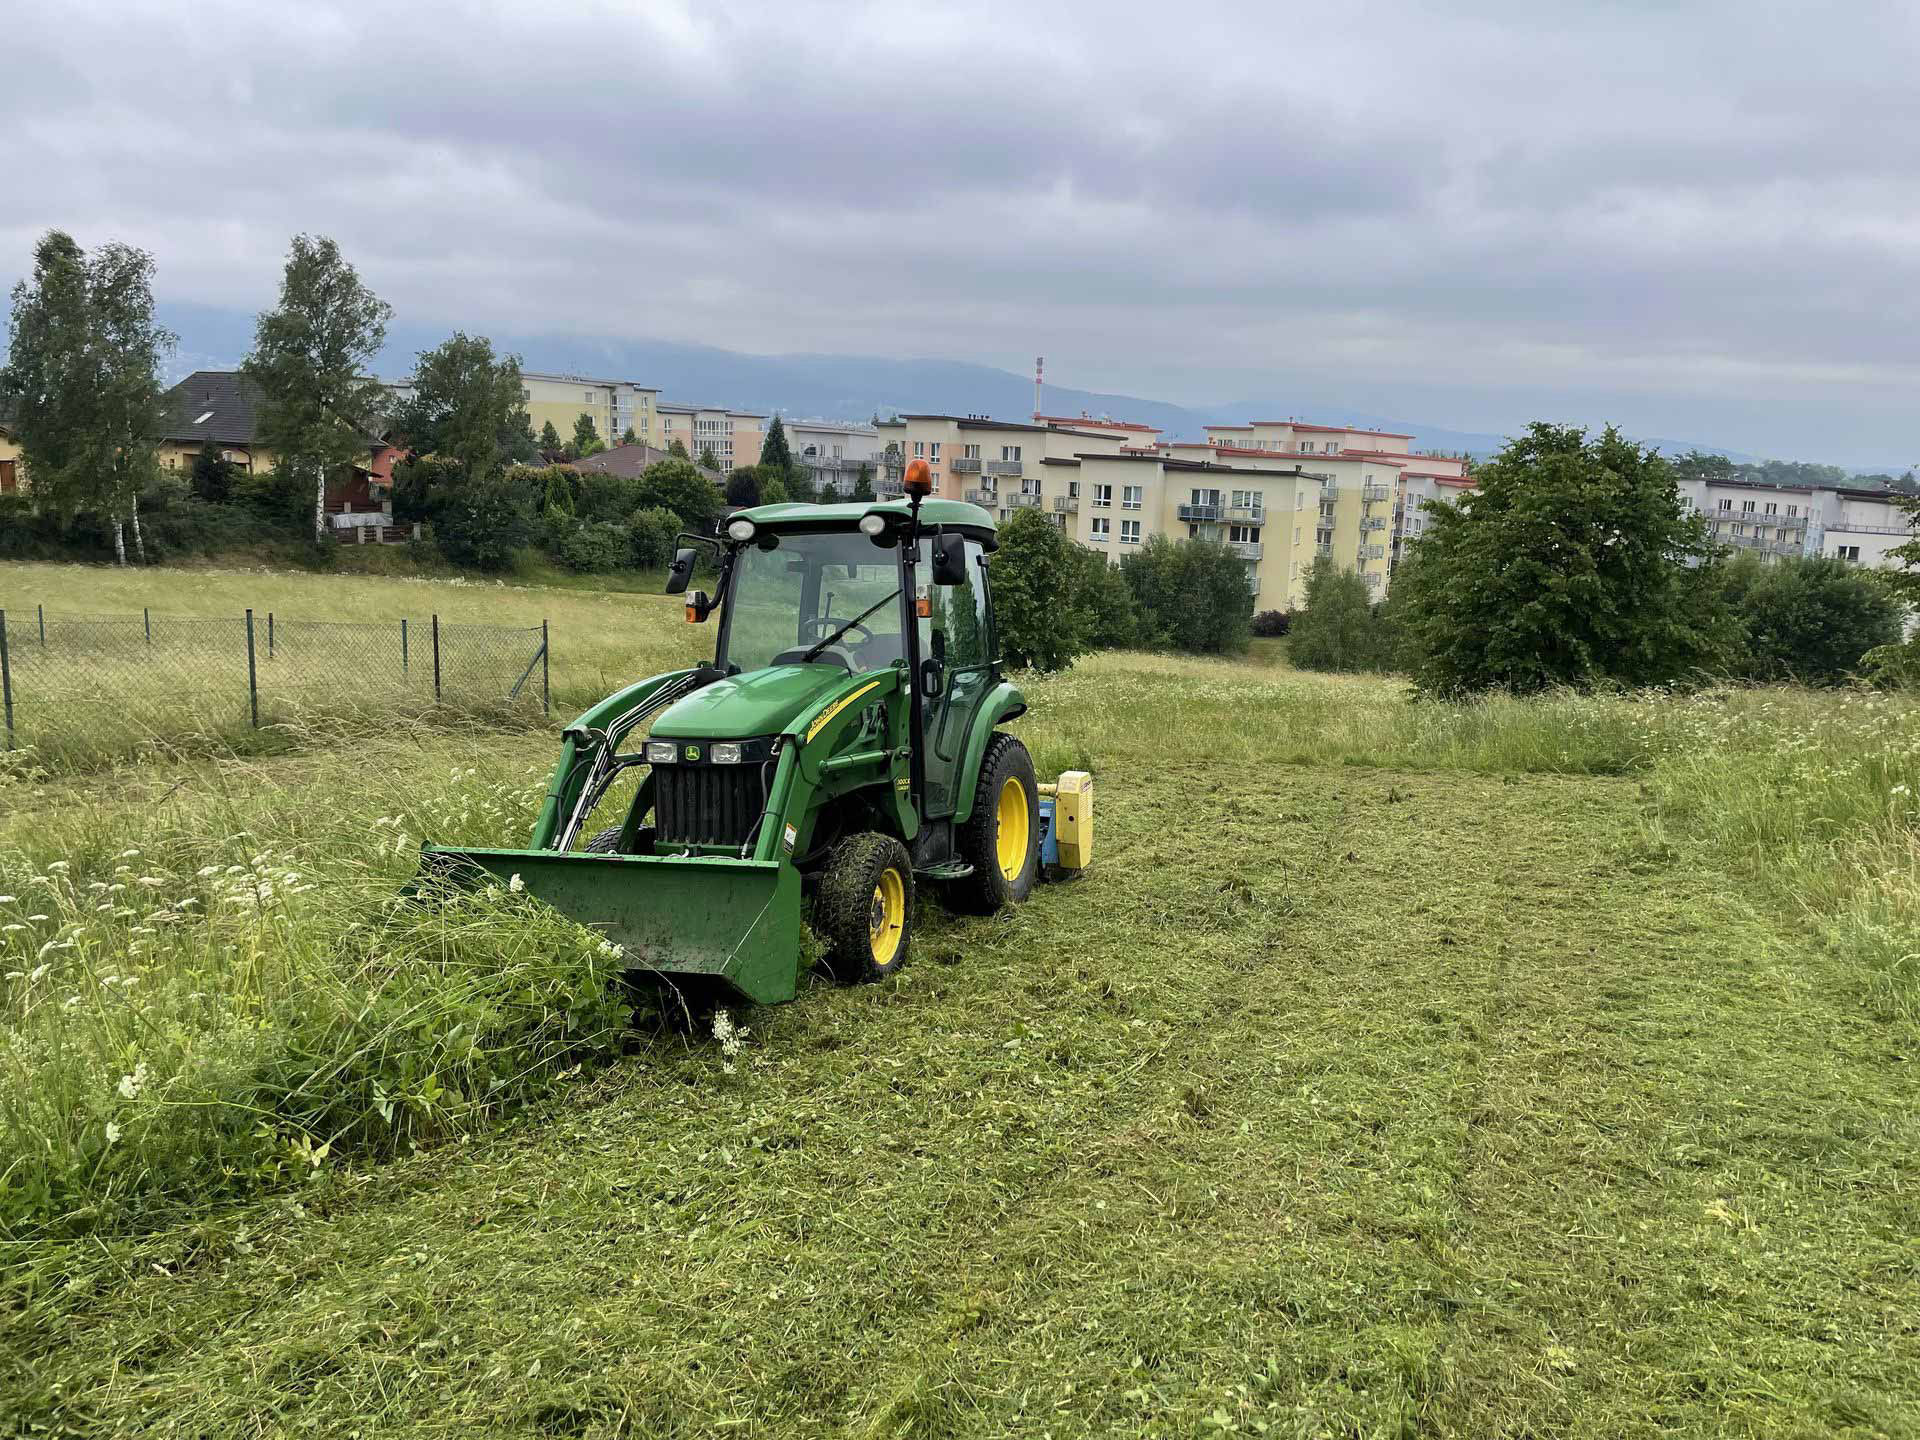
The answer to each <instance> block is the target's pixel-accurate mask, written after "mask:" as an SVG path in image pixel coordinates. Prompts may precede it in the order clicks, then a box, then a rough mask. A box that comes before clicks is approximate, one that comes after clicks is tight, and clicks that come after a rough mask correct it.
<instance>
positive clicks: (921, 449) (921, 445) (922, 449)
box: [913, 440, 927, 457]
mask: <svg viewBox="0 0 1920 1440" xmlns="http://www.w3.org/2000/svg"><path fill="white" fill-rule="evenodd" d="M913 453H914V454H916V455H919V456H922V457H925V455H926V453H927V442H926V441H924V440H916V441H914V442H913Z"/></svg>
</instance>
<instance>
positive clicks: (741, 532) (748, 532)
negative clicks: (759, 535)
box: [727, 520, 753, 545]
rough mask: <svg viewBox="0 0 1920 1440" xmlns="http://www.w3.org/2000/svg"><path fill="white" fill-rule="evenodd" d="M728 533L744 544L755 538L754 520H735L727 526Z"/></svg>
mask: <svg viewBox="0 0 1920 1440" xmlns="http://www.w3.org/2000/svg"><path fill="white" fill-rule="evenodd" d="M727 534H728V535H729V536H731V537H732V538H733V539H735V540H738V541H739V542H740V543H741V544H742V545H744V544H746V543H747V541H749V540H751V539H752V538H753V522H752V521H751V520H735V521H734V522H733V523H732V524H731V525H729V526H727Z"/></svg>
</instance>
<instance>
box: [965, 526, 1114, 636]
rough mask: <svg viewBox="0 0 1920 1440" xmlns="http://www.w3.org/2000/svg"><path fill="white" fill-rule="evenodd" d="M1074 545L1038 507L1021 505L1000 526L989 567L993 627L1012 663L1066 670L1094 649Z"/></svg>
mask: <svg viewBox="0 0 1920 1440" xmlns="http://www.w3.org/2000/svg"><path fill="white" fill-rule="evenodd" d="M1074 549H1075V547H1074V545H1073V542H1072V541H1070V540H1068V539H1067V537H1066V536H1065V535H1063V534H1062V533H1061V532H1060V531H1059V530H1058V529H1056V528H1055V527H1054V526H1053V525H1051V524H1050V523H1048V521H1047V518H1046V517H1045V516H1044V515H1042V514H1041V513H1040V512H1039V511H1038V510H1031V509H1025V510H1016V511H1015V512H1014V513H1013V518H1012V519H1010V520H1008V521H1007V523H1006V524H1005V525H1002V526H1001V527H1000V548H999V549H998V550H997V551H995V552H994V554H993V557H992V559H991V560H989V561H988V568H989V572H990V574H991V576H992V585H993V622H994V628H995V630H996V632H997V633H998V635H999V639H1000V653H1001V655H1002V656H1003V657H1004V658H1005V659H1006V662H1007V663H1008V664H1009V665H1013V666H1016V667H1027V666H1031V667H1032V668H1033V669H1035V670H1064V669H1066V668H1067V667H1068V666H1069V665H1071V664H1073V662H1074V660H1075V659H1076V658H1078V657H1079V656H1081V655H1083V654H1085V653H1086V652H1087V651H1088V650H1089V649H1090V648H1092V640H1091V633H1092V629H1093V625H1092V615H1091V613H1090V612H1089V611H1088V610H1087V608H1086V605H1085V601H1084V598H1083V596H1082V595H1081V594H1080V593H1079V587H1077V586H1076V585H1074V584H1073V583H1072V581H1073V578H1074V577H1076V576H1078V575H1080V574H1081V573H1082V572H1081V568H1080V566H1081V562H1080V561H1079V560H1078V559H1077V558H1076V557H1075V555H1074V553H1073V552H1074ZM1096 558H1097V557H1096Z"/></svg>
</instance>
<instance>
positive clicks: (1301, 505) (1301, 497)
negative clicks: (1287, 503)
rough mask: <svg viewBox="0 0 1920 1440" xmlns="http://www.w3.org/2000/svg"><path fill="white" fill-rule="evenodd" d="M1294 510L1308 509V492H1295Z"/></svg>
mask: <svg viewBox="0 0 1920 1440" xmlns="http://www.w3.org/2000/svg"><path fill="white" fill-rule="evenodd" d="M1293 508H1294V509H1296V510H1304V509H1306V508H1307V492H1306V491H1304V490H1295V491H1294V492H1293Z"/></svg>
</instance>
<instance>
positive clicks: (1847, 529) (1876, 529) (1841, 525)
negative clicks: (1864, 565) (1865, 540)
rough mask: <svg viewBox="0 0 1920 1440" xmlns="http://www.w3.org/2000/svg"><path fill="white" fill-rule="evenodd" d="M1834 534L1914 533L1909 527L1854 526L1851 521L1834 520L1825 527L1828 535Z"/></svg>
mask: <svg viewBox="0 0 1920 1440" xmlns="http://www.w3.org/2000/svg"><path fill="white" fill-rule="evenodd" d="M1836 532H1837V533H1841V534H1846V535H1911V534H1913V533H1914V531H1913V527H1912V526H1911V525H1856V524H1854V523H1853V522H1852V521H1851V520H1836V521H1834V522H1833V524H1831V525H1829V526H1827V533H1828V534H1829V535H1832V534H1835V533H1836Z"/></svg>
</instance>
